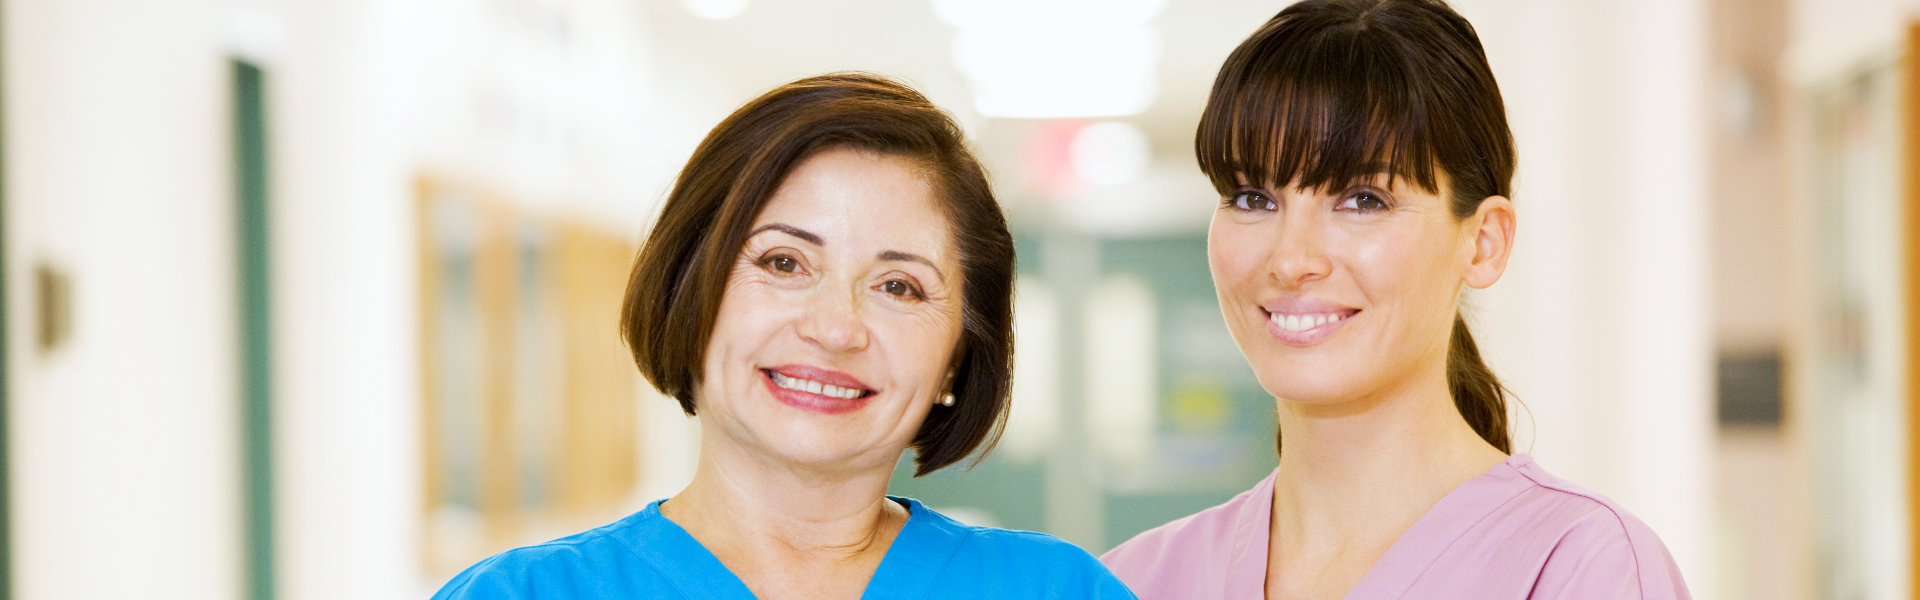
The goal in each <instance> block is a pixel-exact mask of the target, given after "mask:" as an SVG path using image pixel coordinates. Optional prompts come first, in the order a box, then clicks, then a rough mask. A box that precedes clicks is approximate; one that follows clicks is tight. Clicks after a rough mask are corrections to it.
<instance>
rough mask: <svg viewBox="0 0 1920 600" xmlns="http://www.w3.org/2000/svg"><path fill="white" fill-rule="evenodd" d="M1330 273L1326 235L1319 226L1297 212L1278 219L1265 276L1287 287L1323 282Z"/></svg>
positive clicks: (1311, 218)
mask: <svg viewBox="0 0 1920 600" xmlns="http://www.w3.org/2000/svg"><path fill="white" fill-rule="evenodd" d="M1332 271H1333V261H1332V260H1329V259H1328V258H1327V253H1326V236H1325V233H1324V232H1322V231H1321V227H1320V223H1319V221H1318V220H1316V219H1314V218H1313V217H1312V216H1310V215H1301V214H1298V213H1295V214H1291V215H1286V216H1284V217H1282V219H1281V222H1280V230H1279V239H1278V240H1277V243H1276V244H1275V245H1274V248H1273V255H1272V256H1270V257H1268V263H1267V273H1268V276H1270V277H1273V278H1274V279H1276V280H1278V281H1279V282H1280V283H1281V284H1283V285H1286V286H1288V287H1299V286H1301V285H1305V284H1307V283H1308V282H1312V281H1318V280H1320V279H1325V278H1326V277H1327V274H1328V273H1330V272H1332Z"/></svg>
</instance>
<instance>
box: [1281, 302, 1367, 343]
mask: <svg viewBox="0 0 1920 600" xmlns="http://www.w3.org/2000/svg"><path fill="white" fill-rule="evenodd" d="M1261 314H1262V315H1266V316H1267V317H1268V318H1267V334H1268V335H1272V336H1273V338H1274V339H1276V340H1280V343H1282V344H1286V345H1288V346H1300V347H1306V346H1312V345H1315V344H1319V343H1320V342H1324V341H1327V338H1328V337H1332V336H1333V332H1334V331H1337V330H1339V329H1340V327H1341V326H1344V325H1346V324H1347V321H1348V320H1351V319H1353V318H1354V317H1356V316H1359V314H1360V313H1353V314H1350V315H1347V316H1345V317H1341V318H1340V320H1338V321H1333V322H1329V323H1322V324H1320V326H1319V327H1314V328H1312V329H1306V330H1302V331H1288V330H1286V329H1282V328H1281V327H1280V324H1279V323H1275V322H1273V318H1272V315H1271V314H1268V313H1266V312H1265V311H1261Z"/></svg>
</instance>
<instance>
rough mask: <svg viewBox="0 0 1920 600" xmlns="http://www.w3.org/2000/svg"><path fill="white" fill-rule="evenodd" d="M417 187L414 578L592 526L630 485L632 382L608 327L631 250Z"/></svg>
mask: <svg viewBox="0 0 1920 600" xmlns="http://www.w3.org/2000/svg"><path fill="white" fill-rule="evenodd" d="M488 189H489V188H487V187H485V186H483V185H478V184H471V183H459V182H458V180H455V179H451V178H436V177H422V178H421V179H420V180H419V183H418V186H417V190H418V192H417V204H418V213H417V214H418V217H419V221H418V224H419V229H418V231H419V242H418V244H419V257H418V258H419V273H420V281H419V291H420V294H419V323H420V338H419V339H420V400H421V401H420V406H421V411H422V412H421V426H422V431H421V440H422V443H421V447H422V453H421V460H422V462H423V468H422V474H423V481H422V494H421V497H422V498H423V504H424V506H423V507H422V519H423V530H424V535H423V548H422V555H423V560H424V562H425V566H426V571H427V572H428V573H429V574H432V575H434V576H436V577H444V576H451V575H452V574H453V573H454V572H457V571H458V570H459V569H461V568H463V567H465V566H466V565H469V564H472V563H474V562H476V561H478V560H480V559H482V558H485V557H487V556H489V555H492V554H494V553H497V552H499V551H502V550H506V549H508V548H512V547H515V546H519V545H524V544H529V543H535V542H539V541H542V540H545V539H550V538H553V537H558V536H560V535H565V534H566V533H570V532H572V531H578V530H580V529H584V528H585V527H587V526H590V525H593V524H598V523H602V522H605V521H607V520H609V519H610V518H611V516H612V515H617V514H619V513H620V512H622V511H624V510H625V509H626V508H627V507H626V506H625V505H626V500H627V498H628V496H629V495H630V494H631V493H632V491H633V487H634V485H635V482H636V481H637V480H638V476H639V472H638V470H639V469H638V465H639V458H640V457H639V456H638V450H637V448H638V440H637V435H638V433H637V431H638V422H637V419H638V415H637V412H636V410H635V403H636V401H637V400H638V390H639V385H640V382H639V379H638V377H637V375H635V373H634V369H633V367H632V365H631V362H630V360H629V358H628V357H629V355H628V354H627V352H626V350H625V347H624V346H623V344H622V343H621V341H620V337H619V330H618V326H617V323H618V314H619V307H620V302H621V297H622V294H623V293H624V291H625V286H626V273H627V265H628V261H629V260H630V259H631V258H632V256H633V252H634V246H633V244H632V243H630V242H628V241H626V240H624V239H620V238H618V237H615V236H612V235H609V234H607V233H604V232H601V231H598V230H596V229H593V228H591V227H587V226H583V225H578V224H573V223H569V222H566V221H564V220H559V219H554V218H551V217H545V216H541V215H536V214H533V213H530V212H529V211H527V210H526V209H524V208H520V207H521V206H522V205H521V204H518V203H515V202H512V201H511V200H510V199H509V198H507V197H506V196H505V195H502V194H497V193H489V192H488V191H487V190H488Z"/></svg>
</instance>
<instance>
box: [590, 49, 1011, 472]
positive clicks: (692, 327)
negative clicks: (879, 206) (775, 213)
mask: <svg viewBox="0 0 1920 600" xmlns="http://www.w3.org/2000/svg"><path fill="white" fill-rule="evenodd" d="M839 148H852V149H858V150H864V151H869V152H875V153H879V154H884V155H888V156H899V157H904V158H907V159H909V160H912V161H914V162H916V163H919V166H920V167H921V169H922V171H921V172H920V173H919V174H920V175H921V176H923V177H925V178H926V179H927V180H928V181H929V182H930V183H931V184H932V185H933V189H934V190H933V191H934V195H935V197H936V198H939V199H940V200H941V203H940V204H941V207H942V209H943V210H944V211H945V214H946V217H947V219H948V225H949V227H948V230H949V231H950V232H951V236H952V237H951V239H952V241H953V244H954V248H955V249H956V250H957V252H958V254H959V257H960V267H961V268H960V271H961V275H960V277H961V285H960V287H961V334H960V344H959V347H958V348H956V354H955V362H954V365H955V367H954V377H953V383H952V388H951V391H952V393H953V396H954V404H953V406H951V407H945V408H942V407H935V409H934V410H933V411H932V412H930V413H928V415H927V419H926V421H925V422H923V423H921V424H920V430H919V431H918V432H916V433H915V434H914V437H913V448H914V450H915V456H914V461H915V462H916V463H917V464H918V466H919V468H918V470H917V471H916V472H915V475H924V474H927V473H930V472H933V471H934V470H937V469H939V468H941V467H945V466H947V465H949V464H953V463H954V462H956V461H959V460H960V459H962V458H965V457H966V456H967V455H968V454H972V453H973V452H974V450H976V449H979V448H981V446H982V445H983V444H984V445H985V446H986V448H987V449H988V450H991V449H992V447H993V443H994V440H995V439H997V438H998V436H999V432H1000V430H1001V428H1002V426H1003V425H1004V423H1005V421H1006V415H1007V402H1008V400H1007V396H1008V393H1009V392H1010V391H1011V390H1012V385H1011V383H1012V380H1011V377H1012V372H1013V274H1014V255H1013V235H1012V234H1011V233H1009V232H1008V231H1007V220H1006V216H1005V214H1004V213H1002V212H1001V210H1000V205H999V203H998V202H996V201H995V200H994V197H993V190H992V189H991V187H990V186H989V185H988V182H987V173H986V170H985V169H983V168H981V166H980V162H979V161H978V160H976V159H975V158H974V156H973V153H972V151H970V150H969V149H968V148H967V145H966V140H965V139H964V137H963V136H962V134H961V131H960V127H959V125H957V124H955V123H954V121H953V119H952V117H950V116H948V114H947V113H946V111H943V110H941V109H940V108H939V107H938V106H934V105H933V103H932V102H929V101H928V100H927V99H926V97H925V96H922V95H921V94H920V93H919V92H917V91H914V90H913V88H910V87H907V86H906V85H904V84H901V83H898V82H895V81H893V80H890V79H887V78H884V77H880V76H877V75H871V74H866V73H831V74H827V75H820V76H815V77H809V78H806V79H801V80H799V81H795V82H793V83H789V84H786V85H783V86H780V87H778V88H775V89H773V90H772V91H769V92H767V93H765V94H762V95H761V96H760V97H758V98H755V99H753V100H752V101H749V102H747V103H746V105H744V106H741V107H740V108H739V109H738V110H735V111H734V112H733V114H732V115H729V116H728V117H727V118H726V119H725V120H723V121H721V122H720V124H719V125H717V126H715V127H714V128H713V131H711V132H708V133H707V137H706V139H705V140H702V141H701V142H700V146H699V147H698V148H696V149H694V151H693V157H692V158H691V159H689V160H688V161H687V166H686V167H685V168H684V169H682V170H681V171H680V177H679V179H678V180H676V181H675V182H674V185H673V191H671V192H669V193H668V194H667V201H666V203H665V205H664V206H663V208H662V209H661V213H660V218H659V221H658V222H656V223H655V224H654V226H653V230H652V231H651V232H650V233H649V234H648V236H647V239H646V243H645V244H644V245H643V246H642V247H641V249H640V254H639V256H637V257H636V258H635V259H634V263H633V272H632V274H631V275H630V276H629V278H628V280H627V295H626V301H625V305H624V306H623V307H622V311H621V312H622V314H621V319H620V331H621V334H622V336H623V337H625V339H626V341H627V345H628V347H630V348H631V349H632V350H633V360H634V364H636V365H638V366H639V368H640V373H641V375H644V376H646V378H647V381H649V382H651V383H652V384H653V386H654V387H655V388H657V389H659V390H660V392H661V393H664V394H666V395H668V396H672V397H674V398H675V399H676V400H679V402H680V408H681V409H682V410H684V411H686V413H687V414H688V415H693V414H695V412H696V411H697V409H698V406H699V402H698V398H697V397H696V395H695V393H694V392H695V390H697V389H698V388H699V384H700V379H701V376H702V373H701V365H702V364H703V359H704V357H705V356H706V351H707V341H708V338H710V337H712V334H713V325H714V319H715V317H716V316H717V315H718V314H719V310H720V300H721V295H722V293H723V292H724V291H725V287H726V281H727V276H728V274H729V272H730V271H731V269H732V268H733V264H734V261H735V259H736V258H737V256H738V255H739V253H740V248H741V246H742V245H743V244H745V243H746V238H747V233H748V231H747V229H748V227H751V226H752V225H753V220H754V218H755V217H757V216H759V214H760V210H761V208H763V207H765V206H766V204H767V201H768V200H770V199H771V198H772V197H773V195H774V192H775V191H776V190H778V189H779V187H780V184H781V183H782V182H783V181H784V180H785V179H786V177H787V174H788V173H790V172H792V171H793V169H794V168H795V167H798V166H799V165H800V163H801V162H803V161H805V160H806V159H807V158H809V157H812V156H814V155H816V154H819V153H821V152H825V151H827V150H832V149H839ZM984 454H985V453H984V452H982V455H983V456H984Z"/></svg>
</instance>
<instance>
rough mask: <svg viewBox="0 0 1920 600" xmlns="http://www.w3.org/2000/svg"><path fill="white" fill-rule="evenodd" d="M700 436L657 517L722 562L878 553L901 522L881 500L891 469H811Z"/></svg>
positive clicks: (895, 508)
mask: <svg viewBox="0 0 1920 600" xmlns="http://www.w3.org/2000/svg"><path fill="white" fill-rule="evenodd" d="M704 433H705V434H704V435H702V440H703V441H702V442H701V451H700V460H699V466H698V468H697V470H696V471H695V472H694V477H693V481H692V482H691V483H689V484H688V485H687V487H686V489H684V490H682V491H681V492H680V493H679V494H675V495H674V496H673V497H672V498H670V499H668V500H667V502H666V503H664V504H663V505H662V506H661V512H662V513H663V514H664V515H666V516H667V518H669V519H671V520H673V521H674V522H675V523H676V524H678V525H680V526H681V528H683V529H686V530H687V532H688V533H689V534H692V535H693V537H694V538H695V539H697V540H699V541H700V542H701V543H702V544H703V545H706V546H707V547H708V549H709V550H710V551H712V552H713V553H714V554H715V555H717V556H720V557H721V558H722V559H723V561H726V560H727V559H728V558H729V557H732V558H734V559H736V560H745V561H749V562H753V563H759V562H786V561H792V560H827V561H847V560H860V559H862V558H863V557H870V556H872V555H884V554H885V552H886V549H887V547H888V546H889V545H890V544H891V543H892V539H893V535H894V534H895V533H897V532H898V531H899V528H900V525H901V524H904V523H905V521H906V510H905V509H904V508H903V507H901V506H900V505H899V504H897V503H894V502H893V501H892V500H889V499H887V498H886V491H887V482H888V479H889V478H890V477H891V475H892V472H891V469H886V468H878V467H873V468H865V469H814V468H807V467H804V466H797V465H793V464H790V463H785V462H781V461H779V460H776V459H772V458H769V457H767V456H765V455H764V454H762V453H757V452H754V451H751V450H747V449H744V448H741V447H740V446H738V445H736V444H731V443H726V442H722V441H719V440H720V439H721V434H719V432H713V431H708V432H704Z"/></svg>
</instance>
